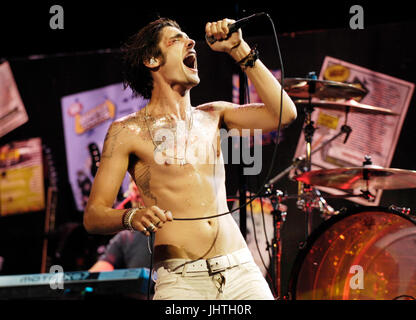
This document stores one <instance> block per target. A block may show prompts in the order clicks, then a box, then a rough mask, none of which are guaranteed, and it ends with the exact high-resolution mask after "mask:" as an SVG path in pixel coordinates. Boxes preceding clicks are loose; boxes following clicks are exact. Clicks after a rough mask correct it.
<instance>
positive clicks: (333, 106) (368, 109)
mask: <svg viewBox="0 0 416 320" xmlns="http://www.w3.org/2000/svg"><path fill="white" fill-rule="evenodd" d="M294 102H295V104H296V105H299V106H306V105H308V104H309V100H307V99H298V100H295V101H294ZM311 104H312V106H313V107H316V108H319V109H326V110H339V111H344V112H345V111H351V112H358V113H365V114H382V115H390V116H398V114H397V113H395V112H393V111H391V110H389V109H385V108H379V107H373V106H370V105H368V104H363V103H359V102H357V101H355V100H352V99H350V100H345V101H328V100H319V99H312V101H311Z"/></svg>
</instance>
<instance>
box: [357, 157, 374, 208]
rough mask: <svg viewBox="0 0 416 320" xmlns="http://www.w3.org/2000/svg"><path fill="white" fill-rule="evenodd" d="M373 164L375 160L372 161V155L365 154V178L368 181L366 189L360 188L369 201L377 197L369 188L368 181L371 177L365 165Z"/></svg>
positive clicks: (362, 194)
mask: <svg viewBox="0 0 416 320" xmlns="http://www.w3.org/2000/svg"><path fill="white" fill-rule="evenodd" d="M372 164H373V162H372V161H371V156H369V155H365V156H364V161H363V168H364V169H363V180H364V181H365V182H366V190H360V191H361V196H362V197H363V198H364V199H365V200H367V201H371V200H373V201H374V199H375V196H374V195H373V194H372V193H371V192H370V191H369V190H368V189H369V187H368V181H369V180H370V177H369V175H368V171H367V170H366V169H365V167H368V166H371V165H372Z"/></svg>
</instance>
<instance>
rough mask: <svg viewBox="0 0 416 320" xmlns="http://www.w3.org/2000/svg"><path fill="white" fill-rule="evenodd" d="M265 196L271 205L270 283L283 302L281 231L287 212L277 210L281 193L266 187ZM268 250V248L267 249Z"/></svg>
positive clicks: (271, 187) (269, 186)
mask: <svg viewBox="0 0 416 320" xmlns="http://www.w3.org/2000/svg"><path fill="white" fill-rule="evenodd" d="M266 194H267V195H268V196H269V198H270V201H271V204H272V206H273V211H272V212H271V213H272V215H273V229H274V232H273V240H272V245H271V246H272V261H271V265H272V267H273V272H272V281H273V286H274V287H275V288H276V294H277V299H278V300H282V299H283V300H285V299H286V298H285V297H284V296H282V284H281V278H282V274H281V265H282V238H281V231H282V227H283V223H284V222H285V221H286V215H287V212H284V211H281V210H280V209H279V204H280V203H281V201H282V196H283V192H282V191H280V190H277V189H274V188H273V186H272V185H266ZM267 249H269V248H267Z"/></svg>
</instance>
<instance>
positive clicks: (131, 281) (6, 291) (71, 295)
mask: <svg viewBox="0 0 416 320" xmlns="http://www.w3.org/2000/svg"><path fill="white" fill-rule="evenodd" d="M148 280H149V269H147V268H133V269H116V270H113V271H106V272H89V271H73V272H61V273H58V272H57V273H38V274H23V275H10V276H0V299H2V300H9V299H10V300H12V299H13V300H14V299H19V300H20V299H68V300H72V299H74V300H79V299H85V298H87V297H89V298H91V297H103V296H108V297H110V296H111V297H121V298H123V297H125V296H130V297H132V298H136V299H145V298H146V296H147V291H148V290H147V288H148ZM151 286H152V284H151ZM151 290H152V291H153V288H152V287H151ZM152 291H151V292H152Z"/></svg>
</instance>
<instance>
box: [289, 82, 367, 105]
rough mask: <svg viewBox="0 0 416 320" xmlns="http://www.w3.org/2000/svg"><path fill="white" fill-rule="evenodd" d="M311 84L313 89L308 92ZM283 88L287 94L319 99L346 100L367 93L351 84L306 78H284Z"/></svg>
mask: <svg viewBox="0 0 416 320" xmlns="http://www.w3.org/2000/svg"><path fill="white" fill-rule="evenodd" d="M311 86H315V90H313V92H311V93H309V89H310V88H311ZM284 89H285V90H286V92H287V94H288V95H289V96H291V97H294V98H299V99H307V98H309V96H312V97H315V98H319V99H321V100H323V99H347V100H348V99H353V98H361V97H363V96H364V95H365V94H366V93H367V90H365V89H363V88H359V87H356V86H354V85H352V84H348V83H343V82H336V81H328V80H318V79H308V78H286V79H285V80H284Z"/></svg>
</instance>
